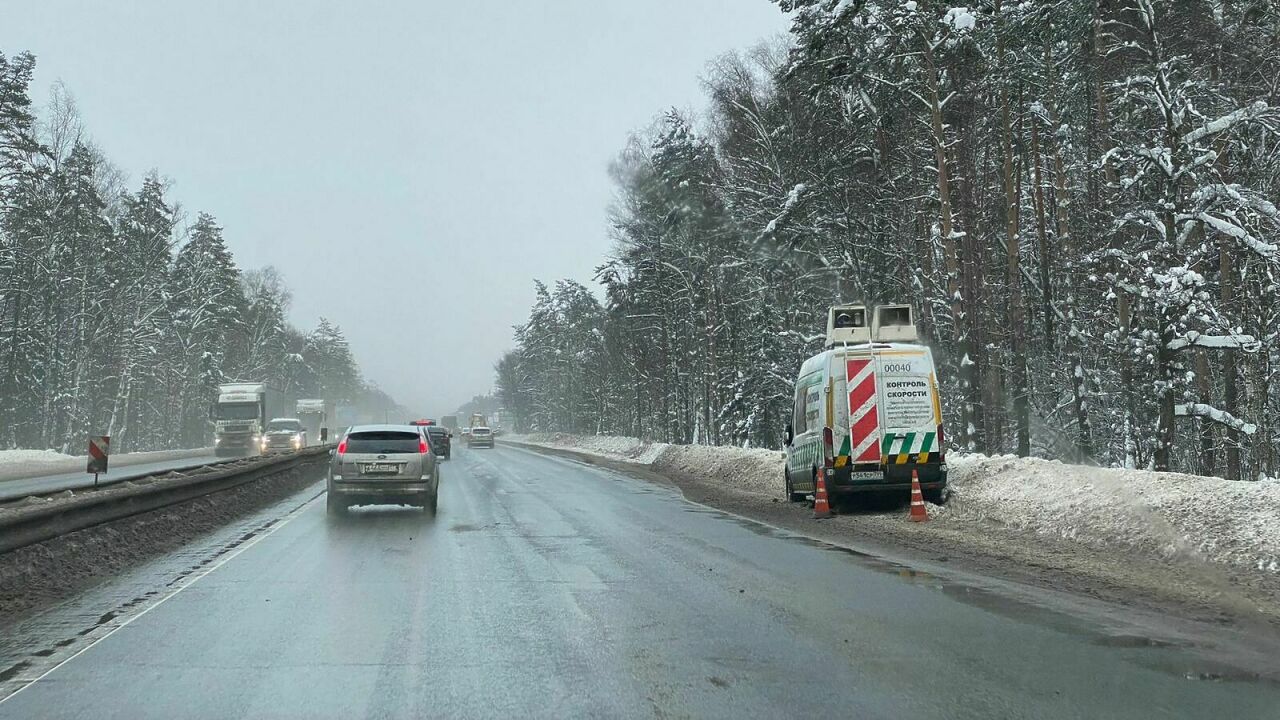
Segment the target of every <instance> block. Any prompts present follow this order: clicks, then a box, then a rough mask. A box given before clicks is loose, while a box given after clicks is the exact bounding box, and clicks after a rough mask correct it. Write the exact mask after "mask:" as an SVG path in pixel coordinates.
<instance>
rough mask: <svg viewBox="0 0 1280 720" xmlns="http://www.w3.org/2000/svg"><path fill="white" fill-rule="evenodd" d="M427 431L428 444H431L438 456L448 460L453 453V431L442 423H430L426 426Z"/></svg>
mask: <svg viewBox="0 0 1280 720" xmlns="http://www.w3.org/2000/svg"><path fill="white" fill-rule="evenodd" d="M425 430H426V431H427V444H428V445H430V446H431V450H432V451H433V452H435V454H436V457H441V458H444V459H445V460H448V459H449V458H450V456H452V455H453V448H452V445H453V443H452V441H451V438H452V437H453V433H451V432H449V429H448V428H446V427H441V426H440V425H429V426H427V427H426V428H425Z"/></svg>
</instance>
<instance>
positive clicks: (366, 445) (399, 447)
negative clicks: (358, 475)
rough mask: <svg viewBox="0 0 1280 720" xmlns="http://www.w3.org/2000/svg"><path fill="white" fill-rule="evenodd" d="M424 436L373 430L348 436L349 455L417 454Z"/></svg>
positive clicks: (413, 433) (412, 433)
mask: <svg viewBox="0 0 1280 720" xmlns="http://www.w3.org/2000/svg"><path fill="white" fill-rule="evenodd" d="M421 439H422V436H421V435H419V434H418V433H415V432H397V431H395V430H373V431H367V432H356V433H351V434H350V435H348V436H347V452H349V453H377V454H384V453H416V452H418V441H419V440H421Z"/></svg>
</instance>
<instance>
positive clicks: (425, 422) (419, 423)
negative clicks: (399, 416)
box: [409, 418, 436, 427]
mask: <svg viewBox="0 0 1280 720" xmlns="http://www.w3.org/2000/svg"><path fill="white" fill-rule="evenodd" d="M409 424H410V425H413V426H415V427H427V426H428V425H435V424H436V421H435V420H432V419H431V418H422V419H420V420H410V421H409Z"/></svg>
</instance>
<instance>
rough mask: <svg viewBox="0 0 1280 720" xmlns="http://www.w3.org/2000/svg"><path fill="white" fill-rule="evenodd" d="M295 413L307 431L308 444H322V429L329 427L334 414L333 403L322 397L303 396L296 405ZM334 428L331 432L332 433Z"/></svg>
mask: <svg viewBox="0 0 1280 720" xmlns="http://www.w3.org/2000/svg"><path fill="white" fill-rule="evenodd" d="M294 415H296V416H297V417H298V420H300V421H302V427H303V428H304V429H305V430H306V433H307V444H308V445H319V444H320V429H321V428H329V421H330V419H331V418H333V416H334V412H333V403H331V402H328V401H326V400H323V399H321V398H303V399H300V400H298V402H297V404H296V405H295V406H294ZM332 433H333V431H332V429H330V430H329V434H330V435H332Z"/></svg>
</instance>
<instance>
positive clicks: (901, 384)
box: [876, 347, 942, 465]
mask: <svg viewBox="0 0 1280 720" xmlns="http://www.w3.org/2000/svg"><path fill="white" fill-rule="evenodd" d="M876 356H877V357H876V360H877V363H876V364H877V365H878V367H877V370H878V374H879V382H878V383H877V384H878V385H879V390H880V392H879V395H880V398H879V403H880V417H881V422H882V424H883V430H882V434H881V440H880V447H879V449H878V452H879V454H880V455H881V462H882V463H884V464H885V465H890V464H897V465H903V464H906V463H908V462H918V463H926V462H929V457H930V455H931V454H936V453H938V452H940V450H941V448H940V446H941V443H942V439H941V438H939V437H938V431H939V429H940V428H941V425H942V418H941V406H940V404H939V402H938V396H937V381H936V378H935V377H934V371H933V357H932V355H931V354H930V352H929V349H928V348H925V347H919V348H910V347H909V348H902V347H895V348H892V349H889V348H886V349H883V350H879V351H878V352H877V353H876Z"/></svg>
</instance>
